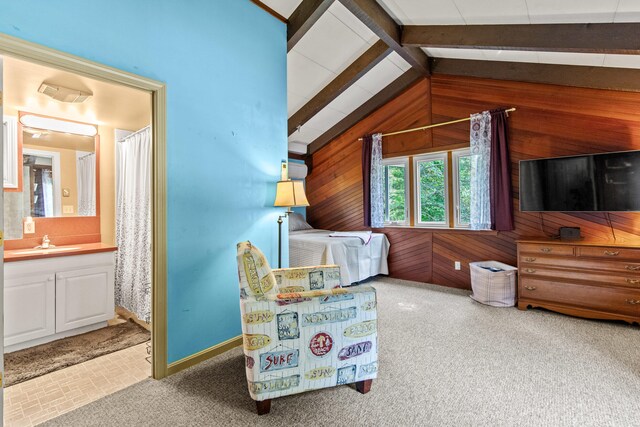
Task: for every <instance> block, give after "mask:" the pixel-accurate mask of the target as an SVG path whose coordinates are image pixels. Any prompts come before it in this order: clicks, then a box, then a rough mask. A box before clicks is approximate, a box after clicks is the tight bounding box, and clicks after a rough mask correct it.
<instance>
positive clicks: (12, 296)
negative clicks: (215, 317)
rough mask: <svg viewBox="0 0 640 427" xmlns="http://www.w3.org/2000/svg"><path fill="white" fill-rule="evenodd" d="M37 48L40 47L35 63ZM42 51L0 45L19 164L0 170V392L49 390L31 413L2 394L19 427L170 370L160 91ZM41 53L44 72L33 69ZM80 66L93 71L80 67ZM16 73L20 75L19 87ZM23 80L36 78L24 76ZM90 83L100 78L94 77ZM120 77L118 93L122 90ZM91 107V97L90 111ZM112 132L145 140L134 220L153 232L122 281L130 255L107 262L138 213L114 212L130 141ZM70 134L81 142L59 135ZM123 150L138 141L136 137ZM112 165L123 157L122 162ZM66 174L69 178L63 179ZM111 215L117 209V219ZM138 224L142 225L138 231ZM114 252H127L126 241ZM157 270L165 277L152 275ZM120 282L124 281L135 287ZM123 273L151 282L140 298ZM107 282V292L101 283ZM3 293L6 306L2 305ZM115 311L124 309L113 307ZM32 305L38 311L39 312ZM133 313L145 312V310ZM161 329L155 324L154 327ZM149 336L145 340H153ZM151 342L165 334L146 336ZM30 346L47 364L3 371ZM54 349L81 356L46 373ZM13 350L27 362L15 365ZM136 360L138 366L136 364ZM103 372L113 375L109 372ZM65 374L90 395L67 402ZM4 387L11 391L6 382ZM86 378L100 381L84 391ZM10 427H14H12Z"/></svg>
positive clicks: (69, 386) (7, 120)
mask: <svg viewBox="0 0 640 427" xmlns="http://www.w3.org/2000/svg"><path fill="white" fill-rule="evenodd" d="M15 43H18V44H19V45H21V48H20V49H18V53H16V51H15V50H14V49H15V46H14V44H15ZM7 45H11V47H12V49H10V51H11V52H9V53H11V55H2V54H3V51H6V46H7ZM3 48H5V49H3ZM34 49H35V50H37V51H38V52H37V53H38V54H37V55H36V52H35V50H34ZM41 49H42V48H39V47H38V48H37V49H36V47H35V46H33V45H30V44H28V43H26V42H25V43H21V42H19V41H16V40H14V39H8V40H7V39H4V38H3V36H1V37H0V55H2V58H3V62H4V73H3V74H4V76H5V78H4V80H5V91H4V93H3V100H4V106H3V107H4V108H3V110H4V111H5V117H4V118H3V128H4V134H3V136H4V137H5V138H3V139H6V140H7V142H10V141H11V139H12V134H11V131H12V130H13V131H15V138H14V139H15V140H16V141H15V149H14V152H12V151H11V150H12V145H11V144H10V143H8V144H5V145H4V146H3V147H4V148H5V150H4V152H5V155H7V154H6V153H7V151H9V155H13V157H8V156H7V158H8V159H9V158H10V159H13V158H15V162H11V161H5V162H3V163H4V164H5V165H14V164H15V165H16V166H15V168H14V169H15V171H12V170H11V168H12V167H13V166H10V167H5V169H6V170H7V171H9V172H12V173H13V175H11V174H9V175H11V176H9V179H6V178H7V174H5V189H4V190H5V191H4V195H5V196H7V195H8V196H9V197H8V198H7V200H8V202H7V203H4V204H3V206H4V209H3V211H4V213H5V218H6V219H7V222H5V227H4V228H5V247H4V249H5V258H6V257H9V258H11V257H13V259H11V260H10V261H9V262H8V263H7V265H8V266H9V268H8V269H7V270H6V274H5V275H4V278H5V284H4V291H3V295H4V296H5V304H4V316H5V318H6V320H7V321H6V322H5V335H4V343H5V347H6V348H5V353H8V354H7V355H6V357H5V359H6V363H5V376H4V380H5V387H6V386H7V385H9V386H8V388H7V389H6V390H5V397H6V395H9V396H10V399H9V400H10V401H11V404H12V405H13V403H14V402H20V400H21V399H23V402H22V403H27V402H29V401H33V399H32V398H33V396H35V395H36V394H37V393H40V394H42V393H45V392H47V393H45V394H48V395H49V396H48V397H42V396H40V395H38V396H40V397H42V398H40V397H39V398H38V401H39V402H44V403H43V404H40V407H39V408H34V407H27V406H24V405H19V408H18V407H16V406H15V405H13V407H7V405H6V400H5V405H4V408H3V409H4V411H5V414H6V416H5V420H7V419H8V418H7V416H9V417H11V416H12V417H13V418H11V419H12V420H18V419H20V418H19V417H18V416H17V414H18V412H20V413H21V415H22V416H23V418H22V419H20V420H21V421H20V424H21V425H29V422H30V423H31V424H33V425H35V424H36V423H39V422H42V421H45V420H46V419H50V418H53V417H54V416H57V415H59V414H61V413H63V412H66V411H68V410H72V409H73V408H75V407H78V406H79V405H82V404H85V403H88V402H89V401H91V400H95V399H97V398H100V397H102V396H103V395H106V394H109V393H111V392H114V391H116V390H118V389H119V388H123V387H125V386H127V385H128V384H127V382H126V381H128V380H131V379H134V380H135V379H136V378H140V379H142V378H145V377H148V376H153V377H155V378H160V377H162V376H164V375H165V373H166V340H165V339H164V333H165V332H164V330H165V326H164V325H165V322H166V320H165V310H164V308H163V306H162V303H163V302H164V299H163V298H160V301H158V298H156V293H157V292H158V284H160V287H161V288H163V287H164V283H165V280H166V277H164V273H163V272H162V271H163V266H164V262H163V258H162V256H159V255H160V254H159V253H158V252H159V251H158V249H159V248H162V247H163V246H164V232H163V231H164V227H162V224H163V223H164V215H163V212H162V211H163V210H162V209H158V208H159V207H161V206H162V204H163V203H159V202H162V201H163V198H160V197H157V196H156V195H155V194H156V192H157V191H158V189H159V188H158V187H160V188H162V187H163V186H162V185H161V184H162V182H163V181H164V180H163V179H161V180H160V181H159V182H157V181H156V179H157V178H158V177H160V178H162V176H163V173H162V171H163V170H164V165H163V164H161V163H160V162H158V159H159V158H160V159H163V156H162V153H163V151H164V139H163V138H162V135H164V132H163V126H164V125H163V120H161V119H159V117H160V116H162V111H163V99H164V97H163V93H164V89H163V86H162V85H159V84H157V83H155V82H152V81H146V80H145V79H138V78H136V77H134V76H130V75H124V73H120V72H116V71H115V70H110V69H107V68H106V67H102V68H101V67H100V66H98V65H96V64H91V63H89V62H88V61H82V60H78V59H77V58H72V57H68V56H66V55H62V56H63V57H62V58H60V55H61V54H59V53H57V52H53V51H48V50H46V51H48V53H49V54H50V55H51V58H50V59H51V61H52V63H51V64H48V65H54V67H45V66H43V65H42V62H43V61H42V58H43V56H42V51H41ZM45 53H47V52H45ZM16 56H17V58H16ZM44 56H45V57H46V55H44ZM36 58H37V59H38V62H39V64H36V63H34V61H33V60H34V59H36ZM25 59H26V60H25ZM29 59H32V61H29ZM65 61H67V63H66V64H65V66H64V67H63V68H65V70H61V69H60V67H62V64H61V62H65ZM78 61H80V62H84V64H82V63H78ZM69 62H72V63H73V64H71V65H73V66H72V67H71V68H73V67H76V68H78V70H77V71H76V72H69V71H67V70H69V68H70V66H69ZM87 65H91V66H92V67H96V69H93V70H91V69H87ZM12 73H13V74H12ZM15 76H20V77H19V79H18V80H15ZM30 76H31V77H33V78H32V79H31V80H29V79H30ZM88 77H100V80H95V79H93V80H92V79H90V78H88ZM12 79H14V80H13V81H12ZM110 79H111V81H110V82H105V80H110ZM7 80H9V83H10V84H7ZM124 81H127V85H123V84H122V83H123V82H124ZM35 82H37V83H35ZM132 83H135V84H132ZM74 85H75V86H74ZM132 86H133V87H132ZM22 87H25V88H27V89H26V91H27V92H28V95H24V96H23V95H15V94H14V93H12V90H13V91H14V92H18V90H19V89H20V88H22ZM9 88H12V90H10V89H9ZM76 89H77V90H76ZM65 91H66V92H69V91H71V92H72V95H69V94H68V93H67V94H66V95H65ZM56 92H57V93H56ZM73 92H77V93H76V95H78V96H79V97H85V96H86V97H87V99H85V100H84V101H83V102H73V101H72V102H69V101H68V97H69V96H71V97H73V96H74V95H73ZM127 95H128V96H127ZM56 96H57V97H65V100H60V99H56ZM14 97H15V98H16V99H14ZM49 98H51V99H49ZM99 98H101V99H99ZM52 99H53V101H52ZM103 99H104V101H103ZM91 101H95V102H94V103H93V104H92V102H91ZM101 102H102V104H100V103H101ZM98 104H100V105H103V106H102V107H100V106H99V105H98ZM108 104H112V108H111V109H110V110H113V113H111V112H109V108H106V107H104V105H108ZM135 105H139V106H144V109H142V108H139V109H135V108H133V107H132V106H134V107H135ZM7 112H8V113H9V114H7ZM27 116H29V117H27ZM25 118H27V119H28V120H27V119H25ZM33 120H36V122H33ZM38 120H40V122H38ZM43 120H44V121H47V120H48V125H46V124H43ZM54 122H55V123H54ZM152 122H153V124H154V125H155V126H154V127H156V128H157V129H156V130H155V132H153V131H152V130H151V128H150V127H149V125H150V124H151V123H152ZM65 123H66V124H65ZM57 126H63V128H57ZM64 126H72V128H64ZM73 126H83V127H84V130H85V131H86V132H85V133H81V132H80V131H79V130H78V128H73ZM116 129H118V131H119V132H122V131H125V130H126V132H128V133H130V134H135V133H137V132H138V131H143V132H146V134H147V135H148V139H149V142H150V144H149V145H150V146H151V147H153V148H149V150H148V153H149V155H148V164H147V165H145V166H144V168H145V171H146V172H145V173H146V174H147V176H146V184H147V185H148V191H147V193H148V202H147V206H146V208H147V211H146V213H144V214H142V215H138V216H139V217H140V218H141V219H142V218H147V220H146V221H142V220H141V219H139V220H138V225H139V224H140V223H141V222H144V223H146V226H147V230H148V231H147V234H148V242H146V243H142V244H141V246H143V247H146V249H147V253H146V256H144V257H142V258H144V260H145V261H146V266H145V267H143V268H140V266H141V264H142V262H141V257H137V258H136V259H137V262H136V263H130V265H126V266H125V267H124V268H125V274H122V271H120V274H118V265H120V266H122V265H123V264H125V263H124V262H123V260H124V261H126V260H128V259H130V258H131V257H130V256H129V257H125V258H123V259H120V260H119V259H118V257H117V256H115V255H114V254H117V253H118V251H117V247H118V237H122V235H123V234H124V235H125V237H126V235H133V234H137V233H132V232H131V229H127V230H125V233H120V236H118V224H119V223H121V222H123V221H125V220H126V218H124V217H126V216H128V214H130V213H135V212H136V210H137V209H139V208H140V206H128V207H124V208H122V207H121V206H120V205H121V204H122V203H121V200H119V199H118V197H119V196H121V195H120V194H119V192H118V183H117V179H118V176H119V172H121V170H122V169H124V168H123V167H122V165H123V164H124V163H123V162H126V161H127V159H119V157H118V156H119V155H120V154H121V151H122V150H119V149H117V148H116V147H118V145H119V144H123V143H125V140H126V137H124V138H117V137H116V134H115V133H116ZM145 129H146V131H144V130H145ZM92 133H93V134H92ZM71 136H74V137H78V138H76V139H78V140H77V141H68V139H72V138H70V137H71ZM159 136H160V137H159ZM65 137H66V139H67V140H65ZM151 141H152V142H151ZM3 142H4V141H3ZM128 142H130V143H131V144H134V143H136V142H135V141H133V138H130V139H129V141H128ZM74 144H75V145H74ZM7 148H8V149H9V150H7ZM52 153H53V154H52ZM56 153H57V156H56ZM56 157H58V158H56ZM118 160H122V161H123V162H120V163H118ZM72 170H73V172H74V173H70V172H71V171H72ZM56 175H57V176H56ZM127 179H128V178H127ZM159 184H160V185H159ZM158 199H161V200H158ZM119 208H120V211H121V212H118V210H119ZM158 211H159V212H158ZM7 213H8V215H7ZM119 213H120V215H118V214H119ZM134 229H135V230H136V231H137V229H136V226H135V224H134ZM120 244H121V245H122V244H123V243H122V240H120ZM133 246H135V244H134V245H133ZM85 261H86V262H87V263H86V264H85ZM78 263H79V264H78ZM27 264H28V265H27ZM36 264H37V265H36ZM34 266H35V267H36V268H34ZM132 269H138V270H140V271H142V273H140V271H132ZM120 270H122V267H121V268H120ZM158 271H160V272H161V274H155V273H156V272H158ZM145 275H146V279H144V276H145ZM118 276H120V277H119V278H117V277H118ZM124 276H133V279H131V278H130V277H124ZM141 277H142V279H141ZM129 279H131V280H133V281H135V280H138V281H140V280H143V281H144V280H146V282H147V283H145V284H144V285H143V286H138V288H137V289H135V290H131V289H126V285H127V283H126V282H127V280H129ZM131 280H129V281H131ZM111 283H113V289H110V288H109V284H111ZM123 286H125V288H123ZM135 293H137V295H135V296H134V298H133V300H135V301H136V302H137V303H138V304H137V305H136V304H133V305H129V304H127V301H131V300H132V298H130V296H131V295H132V294H135ZM7 296H8V297H9V298H8V299H9V302H12V303H11V304H10V305H9V307H8V306H7V304H6V301H7ZM34 301H35V303H34ZM154 302H155V304H154ZM116 303H118V304H120V305H119V306H117V307H116ZM34 306H35V307H37V308H38V310H34V309H33V307H34ZM140 306H143V307H144V310H142V311H141V310H140ZM159 308H160V309H161V310H160V311H159V310H158V309H159ZM29 310H31V311H29ZM140 313H142V314H140ZM20 316H21V317H20ZM16 319H19V321H18V322H16V321H15V320H16ZM152 319H153V329H152V328H151V322H150V321H151V320H152ZM156 321H157V322H158V330H156V329H155V328H156ZM149 330H151V331H149ZM113 331H115V332H113ZM151 332H153V334H154V339H153V340H150V338H151ZM156 335H158V336H160V337H161V339H160V340H157V339H155V336H156ZM7 340H9V341H7ZM7 344H8V345H7ZM35 347H39V348H40V349H44V350H45V352H46V355H47V356H46V358H44V359H46V360H42V363H40V364H38V363H35V364H33V363H32V364H31V365H29V364H27V366H28V368H27V369H26V370H25V371H26V372H20V373H19V374H20V375H18V376H17V377H16V376H15V375H14V378H12V375H11V374H10V372H9V371H8V370H10V369H12V367H11V364H12V363H14V364H15V365H18V364H19V363H22V362H24V361H25V360H26V361H30V362H33V361H34V359H35V358H34V357H33V354H36V353H37V352H36V353H31V354H30V353H29V350H30V349H33V348H35ZM62 347H64V348H63V350H64V351H70V352H71V353H72V354H75V355H80V357H75V359H74V357H66V360H65V361H64V362H63V363H61V364H60V366H58V367H56V369H53V370H52V366H51V365H53V364H54V363H52V360H54V359H56V357H55V355H52V354H53V353H55V352H56V351H60V350H61V348H62ZM152 348H153V350H156V351H152ZM157 349H160V351H157ZM20 352H23V353H24V354H22V355H21V356H20V357H13V358H12V355H15V354H16V353H20ZM74 352H75V353H74ZM67 356H68V355H67ZM140 356H142V357H140ZM63 359H64V357H63ZM140 359H142V361H143V362H144V364H146V365H141V364H140V363H139V362H140ZM70 360H71V362H70ZM136 363H137V365H136ZM69 365H70V366H69ZM81 365H83V367H82V369H83V370H84V371H85V372H87V371H88V372H90V375H87V376H86V378H85V379H84V382H82V378H81V377H82V376H81V375H79V374H78V372H80V371H78V370H76V371H72V370H73V369H74V367H75V368H77V367H79V366H81ZM134 365H135V366H138V368H139V369H138V371H137V372H133V371H131V369H129V368H130V367H131V366H134ZM142 366H145V367H142ZM114 369H115V371H117V372H115V374H114ZM118 369H119V371H118ZM107 371H109V374H108V375H106V374H104V373H105V372H107ZM143 371H144V372H143ZM25 375H26V376H25ZM30 375H31V377H29V376H30ZM47 375H51V376H53V377H50V378H51V379H52V380H54V381H51V382H53V383H56V384H65V385H64V386H63V387H66V388H64V389H63V388H62V387H61V389H60V390H52V389H50V388H49V389H47V388H46V387H44V382H42V384H39V383H38V379H39V378H43V377H46V376H47ZM16 378H17V380H16ZM25 378H26V379H25ZM72 378H80V379H81V383H82V384H84V388H83V389H82V391H81V393H82V394H83V395H84V396H85V398H79V397H78V396H77V395H76V394H74V390H73V381H71V379H72ZM87 381H88V382H87ZM12 382H14V385H10V384H11V383H12ZM46 382H49V381H46ZM51 382H49V383H51ZM89 383H92V384H94V385H96V384H97V385H99V386H97V387H95V390H88V389H87V387H86V386H87V385H88V384H89ZM14 387H15V388H14ZM12 388H13V390H16V392H15V393H13V391H12ZM39 388H40V389H39ZM34 393H35V394H34ZM65 395H66V396H65ZM43 396H44V395H43ZM65 397H66V399H65ZM16 408H17V409H16ZM18 409H19V410H18ZM25 419H28V422H27V421H25ZM6 424H7V425H11V422H7V423H6Z"/></svg>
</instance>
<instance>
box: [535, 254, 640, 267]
mask: <svg viewBox="0 0 640 427" xmlns="http://www.w3.org/2000/svg"><path fill="white" fill-rule="evenodd" d="M524 260H525V261H526V262H533V261H535V260H536V259H535V258H534V257H532V256H529V257H526V258H525V259H524ZM639 268H640V267H639Z"/></svg>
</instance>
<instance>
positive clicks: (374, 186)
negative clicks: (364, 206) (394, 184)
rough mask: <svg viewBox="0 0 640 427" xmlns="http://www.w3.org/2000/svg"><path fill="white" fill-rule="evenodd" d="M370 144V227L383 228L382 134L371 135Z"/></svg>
mask: <svg viewBox="0 0 640 427" xmlns="http://www.w3.org/2000/svg"><path fill="white" fill-rule="evenodd" d="M372 138H373V142H372V144H371V227H372V228H382V227H384V166H383V165H382V134H380V133H376V134H375V135H372Z"/></svg>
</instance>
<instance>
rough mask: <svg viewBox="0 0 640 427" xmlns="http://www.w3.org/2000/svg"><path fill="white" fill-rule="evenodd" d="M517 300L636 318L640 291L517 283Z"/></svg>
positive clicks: (542, 282)
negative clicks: (554, 304) (558, 304)
mask: <svg viewBox="0 0 640 427" xmlns="http://www.w3.org/2000/svg"><path fill="white" fill-rule="evenodd" d="M518 295H519V298H522V299H527V300H537V301H547V302H550V303H563V304H569V305H573V306H576V307H584V308H589V309H593V310H599V311H603V312H608V313H617V314H624V315H628V316H640V290H634V289H624V288H606V287H599V286H589V285H584V284H580V285H577V284H572V283H562V282H554V281H550V280H538V279H531V278H528V277H522V278H521V279H520V285H519V287H518Z"/></svg>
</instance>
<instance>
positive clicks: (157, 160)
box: [0, 33, 168, 415]
mask: <svg viewBox="0 0 640 427" xmlns="http://www.w3.org/2000/svg"><path fill="white" fill-rule="evenodd" d="M96 49H99V47H96ZM1 56H10V57H14V58H17V59H20V60H23V61H27V62H31V63H35V64H39V65H44V66H46V67H52V68H56V69H60V70H64V71H68V72H71V73H75V74H78V75H80V76H84V77H89V78H92V79H96V80H100V81H104V82H107V83H112V84H117V85H124V86H128V87H131V88H134V89H139V90H143V91H146V92H148V93H150V94H151V105H150V107H151V112H152V122H151V128H152V129H153V133H152V138H153V152H152V180H151V183H152V193H151V206H152V212H151V222H152V252H153V253H152V271H153V280H152V286H151V299H152V304H151V313H152V318H153V326H152V328H151V329H152V330H151V346H152V350H153V351H152V360H151V366H152V368H151V372H152V376H153V378H156V379H160V378H164V377H166V376H167V374H168V363H167V359H168V357H167V255H166V254H167V231H166V230H167V201H166V194H167V191H166V188H167V184H166V181H167V180H166V167H167V160H166V146H167V130H166V129H167V120H166V116H167V105H166V104H167V88H166V85H165V84H164V83H163V82H160V81H157V80H153V79H149V78H146V77H142V76H138V75H136V74H132V73H128V72H126V71H122V70H118V69H116V68H113V67H109V66H107V65H104V64H99V63H97V62H93V61H90V60H88V59H85V58H81V57H79V56H75V55H71V54H68V53H65V52H61V51H58V50H55V49H51V48H48V47H46V46H42V45H39V44H36V43H31V42H28V41H26V40H22V39H19V38H17V37H13V36H9V35H6V34H2V33H0V57H1ZM0 151H1V150H0ZM0 160H1V156H0ZM0 163H1V162H0ZM0 172H1V171H0ZM1 201H2V196H1V195H0V202H1ZM1 215H2V209H0V220H2V218H1ZM0 223H2V222H0ZM0 255H2V253H1V252H0ZM1 268H2V263H1V261H0V269H1ZM0 273H2V274H0V276H4V273H3V272H1V271H0ZM3 292H4V288H3V287H2V282H0V326H2V323H1V322H2V318H3V316H2V310H4V303H3V301H2V300H1V298H2V294H3ZM3 330H4V328H3ZM3 335H4V334H3ZM0 341H2V340H0ZM2 355H3V349H2V347H0V363H1V361H2ZM1 367H2V366H1V365H0V368H1ZM0 397H1V396H0ZM0 415H1V414H0Z"/></svg>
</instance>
